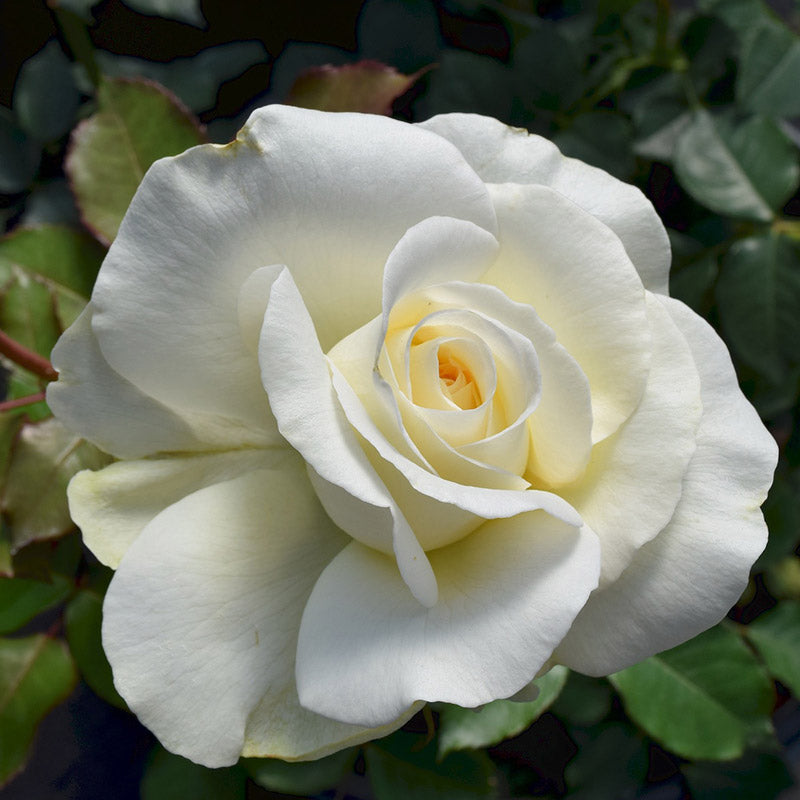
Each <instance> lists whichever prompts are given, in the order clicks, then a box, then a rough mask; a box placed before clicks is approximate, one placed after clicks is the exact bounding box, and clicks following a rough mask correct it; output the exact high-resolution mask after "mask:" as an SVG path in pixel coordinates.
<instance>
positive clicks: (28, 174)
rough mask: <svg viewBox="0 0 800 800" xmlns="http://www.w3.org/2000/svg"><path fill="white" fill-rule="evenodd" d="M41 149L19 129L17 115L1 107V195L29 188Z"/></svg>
mask: <svg viewBox="0 0 800 800" xmlns="http://www.w3.org/2000/svg"><path fill="white" fill-rule="evenodd" d="M41 155H42V150H41V147H40V146H39V144H38V142H36V141H35V140H33V139H32V138H31V137H30V136H28V135H27V134H26V133H25V131H23V130H22V128H21V127H20V126H19V123H18V122H17V120H16V119H15V117H14V115H13V114H12V113H11V112H10V111H9V110H8V109H7V108H5V107H4V106H0V194H14V193H15V192H22V191H24V190H25V189H27V187H28V185H29V184H30V182H31V181H32V180H33V177H34V175H36V171H37V170H38V169H39V160H40V159H41Z"/></svg>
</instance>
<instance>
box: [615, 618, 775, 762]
mask: <svg viewBox="0 0 800 800" xmlns="http://www.w3.org/2000/svg"><path fill="white" fill-rule="evenodd" d="M609 680H610V681H611V682H612V684H613V685H614V687H615V688H616V689H617V691H618V692H619V693H620V695H621V696H622V701H623V703H624V704H625V708H626V710H627V712H628V714H629V715H630V717H631V719H632V720H633V721H634V722H636V723H637V724H638V725H640V726H641V727H642V728H643V729H644V730H645V731H646V732H647V733H648V734H650V736H652V737H653V738H654V739H656V740H657V741H659V742H660V743H661V744H662V745H664V747H666V748H667V749H668V750H672V752H674V753H677V754H678V755H679V756H683V757H684V758H691V759H706V760H710V761H718V760H719V761H722V760H727V759H734V758H738V757H739V756H741V755H742V753H743V752H744V748H745V747H746V746H747V744H748V743H749V742H750V741H752V740H755V739H757V738H759V737H764V736H766V735H768V733H769V732H770V730H771V723H770V718H769V714H770V712H771V711H772V705H773V702H774V695H773V689H772V684H771V682H770V680H769V678H768V676H767V675H766V673H765V672H764V669H763V667H761V665H760V664H759V663H758V661H757V660H756V658H755V657H754V655H753V654H752V652H751V651H750V650H749V649H748V647H747V646H746V645H745V644H744V642H742V640H741V639H740V638H739V636H737V635H736V633H734V632H732V631H731V630H729V629H728V628H726V627H723V626H717V627H716V628H712V629H711V630H709V631H706V633H704V634H701V635H700V636H698V637H696V638H695V639H692V640H690V641H688V642H686V643H685V644H682V645H680V646H679V647H676V648H674V649H672V650H668V651H667V652H665V653H661V654H659V655H657V656H653V657H652V658H648V659H647V660H646V661H643V662H641V663H640V664H636V665H635V666H633V667H629V668H628V669H626V670H623V671H622V672H617V673H615V674H614V675H611V676H610V677H609Z"/></svg>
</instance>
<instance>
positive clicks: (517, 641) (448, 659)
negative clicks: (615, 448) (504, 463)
mask: <svg viewBox="0 0 800 800" xmlns="http://www.w3.org/2000/svg"><path fill="white" fill-rule="evenodd" d="M430 556H431V562H432V563H433V565H434V569H435V570H436V575H437V579H438V581H439V585H440V596H439V602H438V604H437V605H436V606H434V607H433V608H430V609H425V608H422V607H421V606H420V605H419V604H418V603H414V602H413V600H411V598H409V597H408V593H407V592H406V591H405V587H404V586H403V584H402V581H400V580H399V579H398V577H397V576H396V572H395V570H394V569H393V565H392V563H391V560H390V559H388V558H387V557H386V556H384V555H382V554H380V553H377V552H375V551H374V550H369V549H368V548H366V547H364V546H363V545H361V544H359V543H357V542H354V543H353V544H351V545H350V546H349V547H347V548H346V549H344V550H343V551H342V552H341V553H339V555H337V556H336V558H335V559H334V560H333V561H332V562H331V563H330V565H329V566H328V567H327V568H326V569H325V571H324V572H323V573H322V575H321V576H320V579H319V580H318V581H317V583H316V585H315V587H314V590H313V592H312V593H311V597H310V598H309V601H308V605H307V606H306V609H305V612H304V613H303V621H302V623H301V626H300V637H299V641H298V646H297V685H298V691H299V696H300V702H301V703H302V705H303V706H305V707H306V708H309V709H312V710H314V711H317V712H318V713H322V714H324V715H325V716H329V717H331V718H334V719H340V720H343V721H347V722H351V723H354V724H361V725H367V726H372V725H380V724H383V723H384V722H386V721H389V720H392V719H394V718H395V717H396V716H397V715H398V714H399V713H401V712H402V711H403V710H405V709H406V708H408V706H409V704H410V703H413V702H415V701H417V700H429V701H434V700H436V701H445V702H450V703H458V704H459V705H462V706H468V707H473V706H477V705H480V704H482V703H488V702H490V701H492V700H496V699H498V698H501V697H509V696H510V695H513V694H515V693H516V692H517V691H519V690H520V689H521V688H522V687H523V686H525V685H527V684H528V683H529V682H530V681H531V680H532V679H533V677H534V675H535V674H536V673H537V671H538V670H539V668H540V667H541V666H542V665H543V664H544V663H545V662H546V661H547V659H548V658H549V657H550V654H551V653H552V651H553V648H554V647H555V646H556V645H557V644H558V643H559V642H560V641H561V639H562V638H563V636H564V634H565V633H566V632H567V630H568V629H569V626H570V624H571V623H572V620H573V619H574V617H575V615H576V614H577V613H578V611H579V610H580V608H581V607H582V606H583V604H584V602H585V601H586V598H587V596H588V594H589V592H590V591H591V590H592V589H593V588H594V587H595V586H596V584H597V575H598V571H599V550H598V546H597V541H596V539H595V538H594V536H593V535H592V533H591V531H589V530H588V529H585V528H584V529H579V528H571V527H569V526H567V525H564V523H562V522H559V521H557V520H555V519H553V518H552V517H549V516H548V515H546V514H543V513H541V512H534V513H531V514H522V515H520V516H518V517H515V518H513V519H505V520H495V521H493V522H488V523H486V524H485V525H484V526H482V527H481V528H480V529H478V530H477V531H476V532H475V533H473V534H472V535H471V536H469V537H468V538H466V539H463V540H462V541H460V542H457V543H456V544H454V545H451V546H450V547H447V548H443V549H440V550H436V551H434V552H432V553H431V554H430ZM331 609H336V614H331Z"/></svg>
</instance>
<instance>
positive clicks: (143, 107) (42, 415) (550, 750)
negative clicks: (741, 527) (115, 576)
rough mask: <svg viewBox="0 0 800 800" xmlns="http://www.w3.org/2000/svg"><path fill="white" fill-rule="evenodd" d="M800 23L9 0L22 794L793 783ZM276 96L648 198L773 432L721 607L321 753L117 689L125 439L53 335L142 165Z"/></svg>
mask: <svg viewBox="0 0 800 800" xmlns="http://www.w3.org/2000/svg"><path fill="white" fill-rule="evenodd" d="M799 26H800V4H798V3H797V2H792V0H788V1H786V2H772V3H767V2H763V1H762V0H696V2H688V0H687V1H685V2H678V1H677V0H639V2H637V1H636V0H586V1H585V2H578V0H436V1H434V0H365V1H364V0H337V2H310V1H309V0H295V1H294V2H289V0H287V1H286V2H282V1H281V0H273V1H272V2H270V1H269V0H265V1H264V2H258V1H257V0H242V1H241V2H236V1H234V0H125V2H122V1H121V0H102V2H93V0H48V2H44V0H3V2H2V3H0V70H2V73H1V74H0V223H2V226H3V229H4V230H5V231H6V233H5V235H4V237H3V238H2V239H0V332H1V333H0V353H2V356H0V357H1V358H2V386H1V387H0V388H1V389H2V395H0V397H3V398H4V401H3V402H2V404H1V405H0V408H1V409H2V412H1V413H0V470H1V471H2V476H3V478H2V484H1V485H0V511H2V527H1V528H0V576H2V577H0V787H4V788H2V789H0V793H2V796H3V797H4V798H5V797H9V798H25V799H26V800H29V798H34V799H35V798H80V800H94V798H97V799H98V800H99V799H100V798H107V797H110V796H113V797H114V798H118V799H119V800H126V799H127V798H135V797H139V796H141V797H142V798H145V800H169V799H170V798H186V797H192V798H215V799H216V798H222V799H223V800H225V799H226V798H231V799H232V800H239V798H269V797H283V796H286V795H289V796H301V797H309V796H311V797H326V798H333V797H336V798H355V799H356V800H368V798H376V800H401V799H402V800H405V799H406V798H422V800H425V799H426V798H431V799H433V798H437V800H438V799H441V800H456V799H458V800H460V799H461V798H470V799H471V800H475V799H476V798H505V797H519V798H524V797H547V798H562V797H567V798H571V799H575V800H577V799H578V798H582V799H585V800H604V798H613V799H614V800H618V799H619V798H658V800H673V799H674V800H678V798H696V799H697V800H708V799H709V798H731V799H733V798H752V799H753V800H764V799H765V798H773V797H781V798H783V799H784V800H789V798H798V797H800V789H798V783H799V782H800V781H799V780H798V772H799V771H800V705H799V704H798V698H800V558H799V557H798V549H797V548H798V540H800V426H798V416H799V415H800V405H799V404H798V397H799V396H800V194H798V183H799V182H800V174H799V172H798V146H800V36H798V30H799V29H800V27H799ZM270 102H291V103H295V104H298V105H305V106H308V107H314V108H326V109H331V110H361V111H368V112H372V113H390V114H393V115H395V116H396V117H399V118H401V119H405V120H410V121H415V120H421V119H425V118H427V117H429V116H431V115H433V114H436V113H441V112H447V111H475V112H480V113H483V114H490V115H492V116H495V117H497V118H499V119H501V120H503V121H505V122H507V123H510V124H513V125H517V126H520V127H525V128H528V129H529V130H531V131H534V132H536V133H539V134H542V135H544V136H547V137H549V138H551V139H553V140H554V141H555V142H556V143H557V144H558V145H559V147H560V148H561V149H562V150H563V151H564V152H565V153H566V154H568V155H571V156H575V157H578V158H581V159H583V160H584V161H587V162H589V163H591V164H595V165H597V166H599V167H602V168H603V169H605V170H608V171H609V172H611V173H612V174H614V175H616V176H618V177H619V178H621V179H623V180H626V181H630V182H633V183H635V184H637V185H638V186H640V187H641V188H642V189H643V190H644V191H645V192H646V194H647V195H648V196H649V197H650V199H651V200H652V202H653V203H654V204H655V206H656V208H657V210H658V212H659V214H660V215H661V217H662V219H663V220H664V222H665V224H666V225H667V226H668V228H669V232H670V237H671V239H672V246H673V252H674V264H673V273H672V281H671V291H672V293H673V294H674V295H676V296H677V297H679V298H680V299H682V300H684V301H685V302H686V303H688V304H689V305H690V306H692V308H694V309H695V310H696V311H698V312H699V313H700V314H702V315H703V316H705V317H706V318H707V319H709V320H710V321H711V323H712V324H713V325H714V326H715V327H716V328H717V330H718V331H719V332H720V333H721V335H722V336H723V338H724V339H725V341H726V342H727V344H728V346H729V347H730V349H731V351H732V354H733V357H734V362H735V365H736V369H737V372H738V374H739V377H740V380H741V383H742V386H743V388H744V391H745V392H746V394H747V395H748V397H749V398H750V399H751V400H752V402H753V403H754V404H755V406H756V408H757V409H758V410H759V412H760V413H761V415H762V417H763V418H764V420H765V421H766V423H767V425H768V426H769V428H770V430H771V431H772V433H773V435H774V436H775V438H776V439H777V441H778V443H779V445H780V450H781V461H780V464H779V467H778V473H777V476H776V480H775V485H774V487H773V490H772V493H771V495H770V498H769V500H768V501H767V504H766V506H765V513H766V517H767V520H768V522H769V526H770V531H771V539H770V544H769V546H768V548H767V550H766V552H765V553H764V554H763V555H762V557H761V558H760V559H759V561H758V564H757V565H756V569H755V571H754V578H753V580H752V581H751V585H750V587H749V588H748V590H747V592H746V593H745V595H744V596H743V597H742V599H741V600H740V602H739V603H738V604H737V606H736V607H735V608H734V609H733V610H732V611H731V613H730V614H729V618H728V619H727V620H725V621H724V622H723V623H722V624H721V625H719V626H717V627H716V628H714V629H712V630H710V631H708V632H707V633H705V634H703V635H702V636H700V637H698V638H696V639H694V640H692V641H690V642H688V643H687V644H685V645H682V646H681V647H678V648H676V649H674V650H672V651H669V652H666V653H662V654H660V655H657V656H654V657H653V658H651V659H649V660H647V661H645V662H643V663H641V664H639V665H637V666H635V667H631V668H630V669H628V670H625V671H623V672H620V673H617V674H616V675H612V676H610V677H609V678H608V679H607V680H606V679H589V678H586V677H584V676H581V675H578V674H569V673H568V671H567V670H566V669H564V668H561V667H557V668H556V669H554V670H553V671H551V672H550V673H549V674H547V675H546V676H544V677H543V678H541V679H540V681H539V683H540V689H541V691H540V694H539V697H538V698H537V699H536V700H535V701H533V702H531V703H521V704H513V703H509V702H506V701H498V702H495V703H491V704H490V705H488V706H486V707H484V708H483V709H481V710H479V711H477V712H474V711H465V710H463V709H459V708H456V707H453V706H448V705H445V704H433V705H432V706H430V707H429V708H428V709H426V710H425V713H424V714H420V715H419V716H418V717H417V718H415V719H414V720H412V721H411V722H410V723H409V724H408V725H407V726H406V727H405V729H404V730H402V731H399V732H398V733H396V734H394V735H392V736H390V737H388V738H387V739H385V740H382V741H378V742H374V743H371V744H368V745H365V746H363V747H360V748H353V749H350V750H347V751H344V752H342V753H338V754H336V755H333V756H330V757H329V758H326V759H323V760H321V761H318V762H313V763H309V764H286V763H283V762H280V761H276V760H269V759H245V760H243V761H242V762H241V763H240V764H239V765H237V766H236V767H233V768H230V769H223V770H207V769H204V768H202V767H198V766H196V765H193V764H191V763H190V762H188V761H185V760H184V759H181V758H179V757H177V756H173V755H171V754H169V753H167V752H166V751H164V750H162V749H161V748H160V747H159V746H158V745H156V744H155V742H154V740H153V738H152V736H151V735H150V734H149V733H148V732H147V731H145V730H144V729H143V728H142V727H141V726H140V725H139V724H138V722H137V721H136V719H135V718H134V717H133V716H132V715H130V714H129V713H128V712H127V711H126V709H125V703H124V701H123V700H122V699H121V698H120V697H119V696H118V695H117V694H116V692H115V690H114V687H113V683H112V681H111V675H110V670H109V668H108V664H107V662H106V660H105V657H104V656H103V653H102V648H101V644H100V631H99V627H100V618H101V605H102V597H103V593H104V590H105V588H106V586H107V584H108V581H109V580H110V573H109V571H108V570H107V569H105V568H103V567H102V566H100V565H99V564H98V563H97V562H96V561H95V560H94V559H93V558H92V557H91V555H89V554H88V553H87V552H86V551H85V550H84V549H82V547H81V543H80V537H79V534H78V532H77V531H75V529H74V527H73V525H72V523H71V522H70V520H69V516H68V513H67V508H66V501H65V495H64V491H65V487H66V484H67V482H68V480H69V478H70V476H71V475H72V474H74V472H75V471H77V470H78V469H82V468H86V467H89V468H98V467H100V466H102V465H103V464H105V463H107V461H108V458H107V457H106V456H105V455H104V454H102V453H101V452H99V451H98V450H97V449H96V448H94V447H93V446H92V445H90V444H89V443H87V442H84V441H82V440H80V439H77V438H75V437H74V436H73V435H72V434H71V433H70V432H69V431H67V430H65V429H64V428H63V427H62V426H61V425H60V424H59V423H58V422H57V421H55V420H54V419H53V418H52V417H51V416H50V414H49V411H48V409H47V406H46V404H45V403H44V401H43V394H42V392H43V389H44V387H45V385H46V382H47V381H48V380H50V379H52V377H53V373H52V368H51V367H50V365H49V362H48V361H47V358H48V356H49V353H50V350H51V348H52V346H53V344H54V343H55V341H56V339H57V338H58V336H59V334H60V333H61V331H63V330H64V328H65V327H66V326H68V325H69V324H70V323H71V321H72V320H74V319H75V317H76V316H77V314H78V313H79V312H80V310H81V308H82V306H83V305H84V303H85V302H86V299H87V298H88V296H89V294H90V292H91V288H92V284H93V280H94V277H95V276H96V274H97V270H98V268H99V265H100V262H101V261H102V258H103V255H104V253H105V250H106V248H107V246H108V244H109V243H110V242H111V241H112V240H113V238H114V235H115V233H116V230H117V227H118V225H119V221H120V219H121V217H122V215H123V214H124V211H125V208H126V207H127V204H128V202H129V201H130V198H131V196H132V195H133V192H134V191H135V189H136V186H137V185H138V183H139V181H140V180H141V178H142V175H143V174H144V172H145V170H146V169H147V167H148V166H149V164H151V163H152V162H153V161H154V160H155V159H156V158H159V157H161V156H165V155H171V154H174V153H178V152H180V151H182V150H183V149H185V148H186V147H189V146H191V145H193V144H196V143H198V142H202V141H216V142H224V141H228V140H229V139H230V138H232V136H233V135H234V134H235V132H236V131H237V130H238V128H239V127H240V125H241V124H242V123H243V121H244V120H245V119H246V117H247V115H248V114H249V112H250V111H251V110H252V109H253V108H255V107H257V106H260V105H263V104H265V103H270ZM40 723H41V724H40Z"/></svg>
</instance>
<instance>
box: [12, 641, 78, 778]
mask: <svg viewBox="0 0 800 800" xmlns="http://www.w3.org/2000/svg"><path fill="white" fill-rule="evenodd" d="M75 681H76V675H75V667H74V666H73V664H72V660H71V659H70V657H69V652H68V651H67V648H66V647H65V646H64V643H63V642H58V641H53V640H52V639H49V638H48V637H47V636H42V635H40V636H30V637H27V638H24V639H0V786H3V785H4V784H5V783H7V782H8V781H9V779H10V778H12V777H13V776H14V775H15V774H16V773H17V772H19V771H20V770H21V769H22V768H23V766H24V765H25V760H26V758H27V755H28V749H29V748H30V745H31V742H32V741H33V737H34V734H35V733H36V727H37V726H38V724H39V722H40V721H41V720H42V718H43V717H44V716H45V715H46V714H47V712H48V711H50V709H51V708H53V706H55V705H57V704H58V703H60V702H62V701H63V700H65V699H66V698H67V696H68V695H69V693H70V692H71V691H72V688H73V686H74V685H75Z"/></svg>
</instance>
